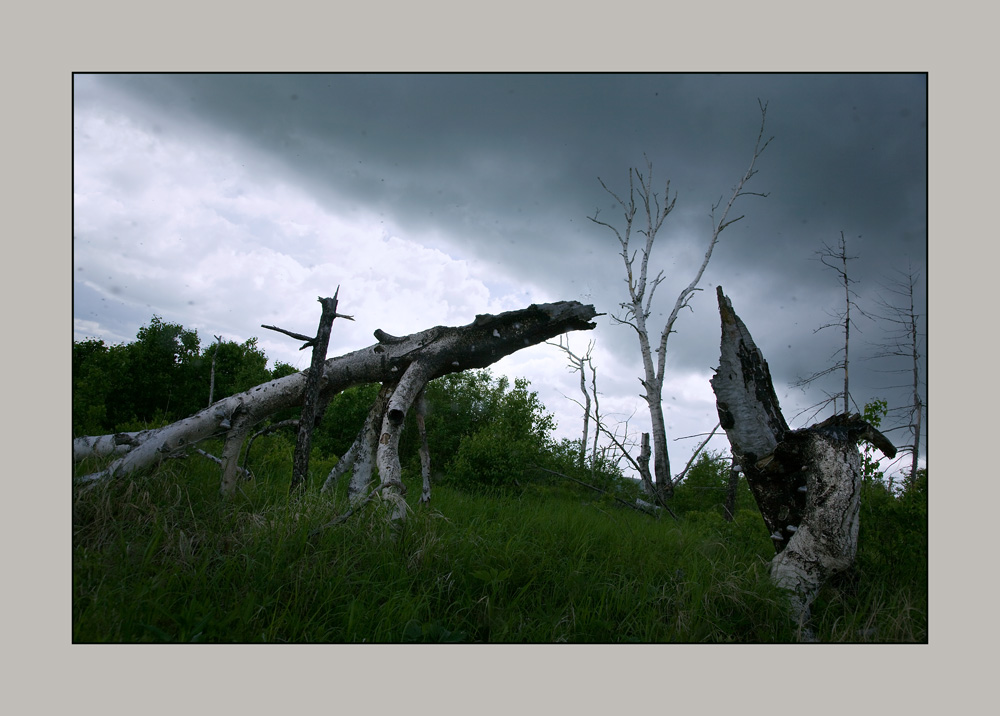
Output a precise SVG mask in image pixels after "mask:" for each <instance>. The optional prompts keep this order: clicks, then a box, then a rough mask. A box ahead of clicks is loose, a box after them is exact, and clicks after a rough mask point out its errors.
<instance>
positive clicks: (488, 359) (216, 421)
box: [74, 301, 599, 497]
mask: <svg viewBox="0 0 1000 716" xmlns="http://www.w3.org/2000/svg"><path fill="white" fill-rule="evenodd" d="M597 315H599V314H598V313H597V312H596V311H595V309H594V307H593V306H592V305H583V304H581V303H578V302H576V301H561V302H558V303H547V304H533V305H531V306H529V307H527V308H524V309H520V310H517V311H508V312H506V313H501V314H499V315H496V316H494V315H489V314H485V315H479V316H476V319H475V320H474V321H473V322H472V323H470V324H469V325H466V326H459V327H446V326H435V327H434V328H429V329H427V330H425V331H421V332H419V333H414V334H411V335H409V336H403V337H396V336H391V335H389V334H387V333H385V332H384V331H382V330H376V331H375V337H376V339H378V343H376V344H375V345H372V346H369V347H368V348H362V349H361V350H358V351H354V352H352V353H348V354H346V355H343V356H338V357H335V358H330V359H328V360H326V361H325V362H324V363H323V365H322V368H323V375H322V377H321V378H320V398H321V399H323V400H328V399H329V398H330V397H332V396H333V395H335V394H337V393H339V392H340V391H342V390H345V389H346V388H349V387H351V386H354V385H361V384H366V383H382V384H383V391H382V394H380V400H379V401H376V405H375V406H373V411H372V413H371V414H370V415H369V418H370V420H369V421H367V422H366V426H365V427H366V429H367V432H366V430H363V431H362V432H363V433H365V434H366V435H367V436H368V440H369V441H370V442H373V441H371V437H374V436H375V435H377V436H378V437H377V443H378V444H377V448H376V453H377V463H378V468H379V474H380V478H381V483H382V488H383V493H384V495H385V496H387V497H389V496H399V495H401V494H402V492H403V490H402V483H401V482H400V481H399V456H398V453H397V445H398V441H399V431H400V430H401V429H402V424H403V420H404V418H405V417H406V413H407V411H408V410H409V408H410V405H411V404H412V403H413V401H414V400H415V399H416V397H417V396H418V395H419V394H420V392H421V391H422V390H423V387H424V386H425V385H426V384H427V382H428V381H430V380H433V379H435V378H438V377H441V376H443V375H447V374H449V373H456V372H460V371H463V370H468V369H471V368H485V367H487V366H489V365H492V364H493V363H495V362H496V361H498V360H500V359H501V358H503V357H504V356H507V355H510V354H511V353H514V352H516V351H518V350H520V349H522V348H525V347H527V346H532V345H535V344H537V343H542V342H543V341H546V340H548V339H550V338H554V337H555V336H558V335H560V334H562V333H565V332H566V331H574V330H590V329H592V328H594V327H595V324H594V323H591V322H590V320H591V319H592V318H594V317H596V316H597ZM307 373H308V371H303V372H300V373H296V374H293V375H289V376H285V377H284V378H279V379H277V380H272V381H270V382H268V383H264V384H262V385H258V386H256V387H255V388H251V389H250V390H248V391H246V392H244V393H240V394H238V395H233V396H230V397H228V398H224V399H222V400H219V401H217V402H216V403H214V404H212V405H210V406H209V407H208V408H205V409H204V410H201V411H200V412H198V413H195V414H194V415H192V416H190V417H187V418H184V419H183V420H179V421H177V422H175V423H172V424H170V425H167V426H164V427H162V428H159V429H156V430H150V431H146V432H145V433H144V434H143V435H142V439H141V440H140V439H134V440H132V442H134V443H135V444H134V445H132V446H128V445H126V447H128V452H127V453H126V454H125V455H124V456H123V457H121V458H119V459H117V460H115V461H114V462H113V463H111V464H110V465H109V466H108V467H107V468H105V469H104V470H101V471H100V472H96V473H92V474H89V475H85V476H82V477H79V478H77V479H76V482H77V483H80V484H88V483H94V482H96V481H99V480H103V479H109V478H115V477H120V476H123V475H127V474H129V473H131V472H133V471H135V470H140V469H143V468H147V467H151V466H153V465H156V464H158V463H159V462H160V461H161V460H162V459H163V458H165V457H167V456H170V455H174V456H176V455H178V454H182V453H184V452H186V451H187V450H188V449H189V448H192V447H194V445H195V443H197V442H199V441H201V440H204V439H205V438H208V437H212V436H220V435H225V437H226V440H225V445H224V447H223V452H222V457H221V460H222V488H221V489H222V492H223V493H225V494H228V493H231V492H232V491H233V490H234V489H235V486H236V478H237V467H238V458H239V453H240V450H241V448H242V445H243V441H244V440H245V438H246V437H247V435H248V433H249V432H250V430H251V428H252V427H253V426H254V425H256V424H257V423H259V422H261V421H262V420H264V419H265V418H266V417H268V416H269V415H271V414H273V413H275V412H277V411H279V410H283V409H285V408H290V407H295V406H299V405H301V404H302V401H303V398H304V392H305V387H306V382H307V378H308V375H307ZM383 400H384V408H382V409H381V410H379V407H380V405H379V403H381V402H382V401H383ZM369 423H370V424H369ZM377 428H381V430H380V432H378V433H376V430H377ZM360 437H361V436H359V438H360ZM370 442H369V444H370ZM121 444H122V443H121V442H118V441H116V440H115V439H114V437H113V436H100V437H86V438H78V439H77V440H74V458H75V459H76V458H77V456H78V455H79V456H85V455H89V454H97V453H99V452H107V451H108V450H109V449H115V448H119V449H120V446H121ZM364 453H365V450H359V451H357V453H355V454H354V455H353V456H352V459H355V460H357V459H361V460H362V461H364V459H365V458H366V457H367V456H368V455H370V453H368V455H365V454H364ZM345 457H347V456H345ZM355 468H357V464H356V463H355ZM367 470H368V474H369V476H370V470H371V466H370V465H369V466H368V468H367ZM355 477H358V476H357V475H355Z"/></svg>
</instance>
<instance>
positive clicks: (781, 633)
mask: <svg viewBox="0 0 1000 716" xmlns="http://www.w3.org/2000/svg"><path fill="white" fill-rule="evenodd" d="M92 468H93V466H83V467H81V472H86V471H89V469H92ZM323 475H325V473H324V472H322V471H321V470H319V469H318V470H317V472H316V475H315V476H314V479H313V480H312V482H313V487H312V488H310V490H307V491H306V493H305V494H303V495H301V496H299V497H289V496H288V493H287V486H288V480H287V478H286V479H284V480H282V479H278V478H276V477H275V476H274V475H270V476H267V475H258V477H257V479H255V480H252V481H247V482H244V483H242V484H241V490H240V492H239V494H238V495H237V496H236V497H234V498H231V499H228V500H225V499H222V498H221V497H220V496H219V494H218V486H219V473H218V467H217V466H216V465H214V464H213V463H210V462H208V461H204V462H197V461H195V459H194V458H192V459H189V460H187V461H184V462H175V463H165V464H164V465H163V466H161V467H160V468H158V469H157V470H155V471H152V472H148V473H145V474H142V475H138V476H130V477H128V478H125V479H122V480H118V481H112V482H109V483H106V484H102V485H99V486H97V487H95V488H93V489H91V490H88V491H85V492H80V493H78V494H77V495H76V496H75V500H74V509H73V521H74V531H73V534H74V539H73V542H74V544H73V639H74V641H76V642H149V641H153V642H160V641H170V642H534V643H538V642H542V643H550V642H730V641H732V642H787V641H795V640H796V638H797V635H796V632H795V628H794V626H793V624H792V621H791V620H790V619H789V616H788V613H787V610H786V608H785V599H784V596H783V595H782V594H781V593H780V592H779V591H778V590H776V589H775V588H774V587H773V585H772V584H771V582H770V580H769V579H768V574H767V562H768V560H769V559H770V558H771V556H772V554H773V550H772V548H771V545H770V542H769V538H768V535H767V531H766V530H765V528H764V526H763V524H762V522H761V520H760V517H759V515H757V514H755V513H753V512H752V511H741V512H739V513H738V515H737V517H736V520H735V521H734V522H732V523H729V522H726V521H724V520H723V519H722V518H721V517H720V516H719V515H717V514H714V513H709V512H701V513H689V514H687V515H685V516H683V519H682V521H681V522H680V523H678V522H674V521H672V520H662V521H657V520H654V519H651V518H650V517H648V516H646V515H643V514H640V513H637V512H634V511H631V510H626V509H622V508H620V507H617V506H615V505H614V504H613V503H611V502H607V501H602V500H600V499H596V500H595V499H593V498H592V497H590V496H589V495H584V494H583V493H580V492H574V491H573V490H571V489H562V488H551V487H548V488H541V487H538V486H535V485H529V486H527V487H526V488H525V489H523V490H520V491H516V492H500V491H498V492H493V493H486V492H480V493H469V492H463V491H461V490H458V489H456V488H449V487H447V486H438V487H435V489H434V496H433V501H432V503H431V506H430V507H428V506H426V505H420V504H418V503H416V497H417V496H418V495H419V487H418V486H417V485H414V487H412V488H411V489H410V496H411V498H412V499H411V507H412V513H411V515H410V517H409V519H408V520H407V521H406V524H405V526H404V527H403V528H402V530H400V531H395V530H393V529H391V528H390V527H388V525H387V522H386V520H385V514H384V510H383V509H382V507H381V506H380V505H379V504H378V503H373V504H372V505H370V506H369V507H367V508H365V509H364V510H361V511H359V512H358V513H356V514H355V515H353V516H352V517H351V518H350V519H348V520H347V521H346V522H343V523H342V524H336V525H332V526H331V525H329V523H330V521H331V520H332V519H333V517H334V516H336V514H337V513H338V511H340V510H343V508H344V505H343V504H342V500H343V497H342V496H339V498H338V499H339V500H340V501H341V502H340V503H339V504H338V503H337V502H336V501H335V500H331V499H330V498H329V497H328V496H325V495H324V496H320V495H319V494H318V493H317V490H316V488H315V485H316V484H319V483H320V482H321V481H322V476H323ZM866 564H867V563H866ZM871 577H872V580H871V583H870V584H869V582H868V581H867V580H868V577H867V576H864V575H862V576H861V577H860V578H855V583H854V584H853V585H850V584H848V583H847V582H844V583H842V584H837V585H834V586H833V587H831V588H830V590H827V592H825V593H824V595H822V597H821V600H820V602H819V603H818V607H819V608H818V609H814V614H815V615H816V617H817V618H816V620H815V622H816V624H815V627H816V631H817V636H818V637H819V638H820V639H821V640H825V641H844V640H847V641H859V640H876V639H877V640H882V641H922V640H925V639H926V613H925V612H926V607H925V605H926V585H924V593H923V597H922V599H923V601H921V597H920V595H919V594H914V592H913V591H912V590H910V591H905V590H904V592H898V590H897V591H892V592H891V593H890V591H889V590H890V588H889V587H888V586H886V585H884V584H880V583H879V580H878V577H877V575H874V574H873V575H871ZM921 610H923V611H921ZM873 630H874V631H873Z"/></svg>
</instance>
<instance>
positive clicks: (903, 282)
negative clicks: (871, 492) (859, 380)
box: [873, 267, 927, 484]
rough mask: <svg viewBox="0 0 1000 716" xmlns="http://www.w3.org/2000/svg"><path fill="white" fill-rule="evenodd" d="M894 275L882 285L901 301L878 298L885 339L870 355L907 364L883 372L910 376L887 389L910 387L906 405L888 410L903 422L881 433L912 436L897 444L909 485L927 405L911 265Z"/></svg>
mask: <svg viewBox="0 0 1000 716" xmlns="http://www.w3.org/2000/svg"><path fill="white" fill-rule="evenodd" d="M897 274H899V277H898V278H896V279H892V280H890V282H889V284H888V285H885V286H883V287H884V288H885V289H886V290H887V291H888V292H889V293H892V294H894V295H896V296H898V297H899V298H900V299H901V301H897V302H890V301H887V300H886V299H884V298H880V299H879V309H878V311H877V313H876V314H875V316H874V317H875V318H876V319H878V321H880V322H881V323H882V324H883V325H888V326H890V328H889V330H887V331H886V333H885V340H884V341H883V342H882V343H879V344H877V346H876V347H877V348H878V353H876V354H875V355H874V356H873V358H904V359H906V361H907V362H908V363H909V364H910V365H909V367H907V368H898V369H895V368H894V369H889V370H888V371H887V372H890V373H904V374H909V375H910V377H911V378H912V381H911V384H908V385H905V386H904V385H900V386H890V388H907V389H912V395H911V400H912V402H910V403H909V405H904V406H902V407H899V408H891V409H890V410H889V412H890V413H896V414H900V413H902V414H903V416H904V417H903V419H904V420H905V421H906V422H905V423H904V424H903V425H900V426H898V427H895V428H889V429H888V430H886V431H885V432H887V433H891V432H894V431H896V430H903V429H905V430H907V431H908V432H909V433H910V435H911V436H912V442H910V443H909V444H906V445H903V446H901V447H900V451H901V452H909V453H910V455H911V458H912V459H911V462H910V474H909V477H908V479H909V482H910V484H913V481H914V480H916V477H917V463H918V458H919V457H920V433H921V428H922V423H923V419H922V418H923V413H924V411H925V410H926V408H927V404H926V403H925V402H924V401H923V399H922V397H921V394H920V357H921V351H920V339H921V335H922V334H921V333H920V330H919V321H920V314H919V313H917V310H916V306H915V303H914V297H913V292H914V288H915V287H916V284H917V274H916V272H914V270H913V268H912V267H911V268H910V269H909V270H908V271H907V272H905V273H904V272H902V271H897Z"/></svg>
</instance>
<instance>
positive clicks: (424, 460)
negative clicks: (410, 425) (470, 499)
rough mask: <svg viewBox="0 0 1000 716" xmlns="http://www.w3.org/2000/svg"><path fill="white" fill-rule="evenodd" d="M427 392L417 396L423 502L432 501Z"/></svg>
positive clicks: (421, 497)
mask: <svg viewBox="0 0 1000 716" xmlns="http://www.w3.org/2000/svg"><path fill="white" fill-rule="evenodd" d="M425 393H426V391H425V390H421V391H420V394H419V395H418V396H417V433H419V435H420V448H419V449H418V452H419V453H420V475H421V476H422V477H423V480H424V489H423V491H422V492H421V493H420V501H421V502H425V503H426V502H430V501H431V450H430V447H429V446H428V445H427V425H426V423H425V418H426V417H427V396H426V395H425Z"/></svg>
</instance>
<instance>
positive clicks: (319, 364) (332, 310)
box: [288, 286, 340, 492]
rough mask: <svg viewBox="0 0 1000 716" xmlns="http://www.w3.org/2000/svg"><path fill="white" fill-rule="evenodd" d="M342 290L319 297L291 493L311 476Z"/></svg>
mask: <svg viewBox="0 0 1000 716" xmlns="http://www.w3.org/2000/svg"><path fill="white" fill-rule="evenodd" d="M339 293H340V287H339V286H338V287H337V291H336V292H335V293H334V295H333V298H318V299H317V300H318V301H319V302H320V305H322V307H323V309H322V312H321V313H320V318H319V327H318V328H317V330H316V338H315V340H314V343H313V347H312V362H311V363H310V365H309V373H308V374H307V378H306V386H305V390H304V394H303V399H302V415H301V416H300V417H299V432H298V435H297V436H296V439H295V453H294V457H293V459H292V482H291V484H290V485H289V487H288V489H289V491H290V492H291V491H294V490H296V489H297V488H299V487H302V486H304V485H305V483H306V480H307V479H308V477H309V452H310V450H311V449H312V436H313V431H314V430H315V429H316V423H317V422H318V419H319V417H320V415H319V406H320V397H319V381H320V378H321V377H322V376H323V363H324V362H325V361H326V350H327V347H328V346H329V345H330V331H331V329H332V328H333V319H334V318H336V317H337V295H338V294H339Z"/></svg>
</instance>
